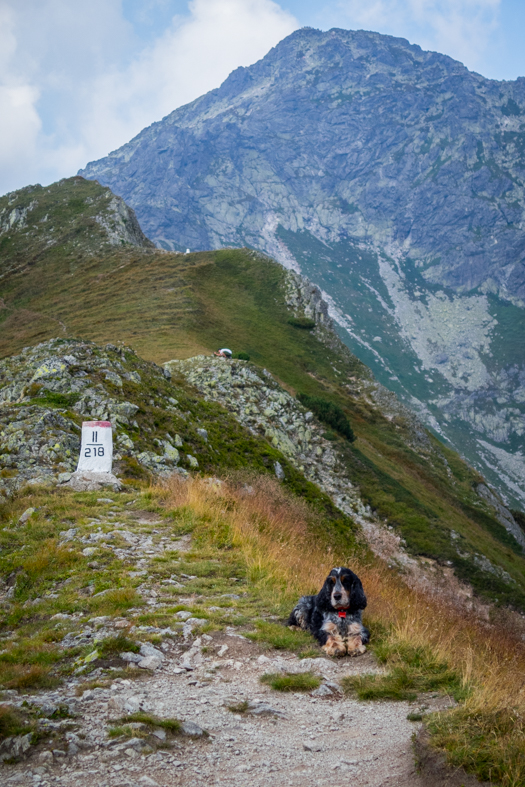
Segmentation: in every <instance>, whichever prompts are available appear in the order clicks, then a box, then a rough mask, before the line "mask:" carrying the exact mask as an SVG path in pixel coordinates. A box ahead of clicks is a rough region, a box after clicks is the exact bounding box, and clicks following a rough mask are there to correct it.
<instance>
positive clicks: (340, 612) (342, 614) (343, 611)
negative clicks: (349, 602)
mask: <svg viewBox="0 0 525 787" xmlns="http://www.w3.org/2000/svg"><path fill="white" fill-rule="evenodd" d="M337 614H338V615H339V617H340V618H346V609H338V610H337Z"/></svg>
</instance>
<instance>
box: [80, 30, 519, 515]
mask: <svg viewBox="0 0 525 787" xmlns="http://www.w3.org/2000/svg"><path fill="white" fill-rule="evenodd" d="M524 118H525V79H521V78H520V79H518V80H516V81H515V82H496V81H493V80H488V79H485V78H483V77H482V76H480V75H479V74H475V73H471V72H469V71H468V70H467V69H466V68H465V67H464V66H463V65H462V64H461V63H458V62H456V61H453V60H451V59H450V58H448V57H446V56H443V55H440V54H437V53H433V52H423V51H422V50H421V49H420V48H419V47H418V46H413V45H410V44H409V43H408V42H407V41H405V40H403V39H397V38H392V37H389V36H382V35H379V34H376V33H368V32H364V31H359V32H353V31H344V30H331V31H329V32H326V33H323V32H320V31H316V30H312V29H303V30H300V31H297V32H296V33H294V34H292V35H291V36H289V37H288V38H287V39H285V40H284V41H282V42H281V43H280V44H279V45H278V46H277V47H275V48H274V49H272V50H271V51H270V52H269V53H268V55H267V56H266V57H265V58H264V59H263V60H261V61H259V62H258V63H256V64H255V65H253V66H251V67H250V68H240V69H237V70H236V71H234V72H233V73H232V74H231V75H230V77H229V78H228V79H227V80H226V81H225V82H224V84H223V85H222V86H221V87H220V88H219V89H218V90H214V91H211V92H210V93H208V94H207V95H205V96H203V97H201V98H199V99H197V100H196V101H194V102H193V103H192V104H189V105H187V106H185V107H181V108H180V109H178V110H176V111H175V112H173V113H172V114H171V115H169V116H168V117H166V118H165V119H164V120H162V121H161V122H159V123H155V124H153V125H152V126H151V127H149V128H147V129H145V130H144V131H143V132H141V134H139V135H138V136H137V137H136V138H135V139H133V140H132V141H131V142H129V143H128V144H127V145H124V146H123V147H122V148H121V149H119V150H117V151H115V152H114V153H112V154H111V155H110V156H108V157H107V158H106V159H102V160H101V161H99V162H94V163H91V164H89V165H88V166H87V167H86V169H85V170H83V171H82V174H83V175H84V176H85V177H88V178H97V179H98V180H100V182H102V183H104V184H107V185H110V186H111V187H112V188H113V189H114V190H115V191H116V192H117V193H118V194H121V195H122V196H123V197H124V198H125V199H126V200H127V201H128V202H129V203H130V205H132V206H133V207H134V208H135V210H136V211H137V215H138V218H139V220H140V222H141V224H142V226H143V227H144V229H145V231H146V232H147V234H148V235H149V237H151V238H152V239H153V240H154V241H155V243H156V244H157V245H158V246H160V247H163V248H166V249H178V250H184V249H186V248H187V247H189V248H191V249H206V248H219V247H221V246H244V245H248V246H251V247H254V248H258V249H261V250H264V251H265V252H266V253H268V254H270V255H271V256H274V257H275V258H276V259H278V260H279V261H280V262H281V263H283V264H284V265H285V266H287V267H290V268H293V269H295V270H298V271H299V270H301V271H303V272H304V273H306V274H307V275H308V277H309V278H310V279H311V280H312V281H314V282H315V283H316V284H318V285H319V286H320V287H321V289H322V290H323V291H325V292H326V293H327V295H328V296H329V301H330V306H331V311H332V314H333V315H335V316H336V317H337V319H338V322H339V324H340V326H341V331H342V334H341V335H342V336H344V340H345V342H346V343H347V344H348V346H349V347H351V349H352V350H353V352H355V353H356V355H358V356H359V357H360V358H361V359H362V360H363V361H364V362H365V363H367V364H368V365H369V366H371V368H372V369H373V370H374V373H375V374H376V375H377V377H378V378H379V379H380V381H381V382H382V383H383V384H385V385H387V386H388V387H390V388H391V389H392V390H394V391H396V393H398V394H399V395H400V396H401V397H403V398H404V399H405V401H407V402H408V403H409V404H410V405H411V406H412V407H414V408H416V409H417V410H418V411H419V412H420V414H421V415H422V417H424V418H425V419H426V421H427V423H429V424H431V425H432V426H433V427H434V428H435V429H436V430H437V431H438V432H440V433H441V435H442V436H443V437H444V438H446V439H449V440H450V441H451V442H452V444H453V445H454V446H455V447H456V448H458V449H459V450H461V451H462V452H463V453H464V455H466V456H467V458H468V459H469V460H470V461H471V462H472V463H473V464H475V465H476V466H477V467H479V468H480V469H481V470H482V472H483V474H484V475H486V476H487V477H488V478H489V479H490V480H491V481H492V482H493V483H497V481H498V479H503V483H504V486H505V489H504V493H505V495H506V497H507V499H508V500H510V501H511V502H514V504H517V505H519V506H520V507H522V506H523V504H525V491H524V490H525V460H524V458H523V435H524V434H525V393H524V391H525V366H524V362H523V351H522V347H523V342H524V339H525V315H524V309H523V307H524V305H525V273H524V271H525V266H524V262H525V233H524V227H523V220H522V217H523V210H524V207H525V190H524V174H525V161H524V156H525V145H524V140H525V124H524ZM500 488H501V487H500Z"/></svg>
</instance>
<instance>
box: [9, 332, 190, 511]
mask: <svg viewBox="0 0 525 787" xmlns="http://www.w3.org/2000/svg"><path fill="white" fill-rule="evenodd" d="M144 374H147V375H148V377H150V376H151V375H153V381H161V382H162V381H164V383H166V378H165V376H164V374H163V372H162V371H161V370H160V369H159V368H158V367H155V365H154V364H147V363H146V362H144V361H141V360H140V359H139V358H138V357H137V356H136V355H135V354H134V353H133V351H131V350H128V349H124V348H117V347H115V346H113V345H108V346H107V347H106V348H99V347H97V346H96V345H94V344H91V343H89V342H75V341H64V340H61V339H55V340H51V341H49V342H45V343H44V344H41V345H39V346H37V347H32V348H28V349H26V350H25V351H24V352H23V353H22V354H21V355H18V356H15V357H13V358H9V359H7V360H4V361H1V362H0V468H1V470H0V493H1V494H2V495H4V496H6V495H7V496H10V495H12V494H13V493H14V492H16V491H17V490H18V489H19V488H20V487H21V486H22V485H24V484H25V483H31V484H43V485H55V484H56V483H70V482H71V478H72V474H73V472H74V470H75V468H76V465H77V461H78V455H79V451H80V427H81V423H82V420H91V419H98V420H109V421H111V422H112V424H113V430H114V434H113V442H114V446H115V453H114V460H115V462H116V463H117V465H118V463H119V462H120V461H122V460H123V459H125V458H126V457H128V458H130V459H133V460H135V461H136V462H137V463H138V464H139V465H140V466H142V467H143V468H144V470H146V471H151V472H154V473H155V474H157V475H159V474H160V475H162V474H167V473H171V472H173V471H174V470H175V469H177V468H178V465H179V463H180V464H182V465H186V466H187V467H189V466H191V465H190V463H189V462H188V460H187V459H186V457H185V455H182V456H181V455H180V454H179V451H178V449H177V447H176V446H177V445H182V441H181V438H180V437H179V436H178V435H177V434H176V433H173V434H166V433H165V432H161V431H159V432H158V433H156V432H153V431H150V432H147V431H145V432H144V433H143V435H142V437H141V441H140V442H141V445H140V446H139V445H137V446H136V445H135V443H136V442H137V441H136V439H135V440H134V439H132V437H130V434H133V432H134V431H135V432H136V431H137V427H138V422H137V421H136V416H137V413H138V411H139V410H140V409H141V405H142V397H143V391H142V390H141V386H142V376H144ZM148 382H149V384H151V379H150V380H149V381H148ZM124 384H129V393H130V394H131V397H133V398H134V399H135V401H129V399H128V398H126V396H125V393H124ZM173 392H174V391H171V390H170V391H169V393H170V394H172V393H173ZM175 401H176V400H175V399H174V398H173V396H171V401H170V397H168V396H166V397H165V398H164V399H161V400H160V401H158V404H159V405H161V406H162V407H163V408H165V409H166V410H168V412H169V411H171V412H172V413H174V412H175V407H174V405H173V402H175ZM137 402H138V403H137ZM145 435H146V445H147V447H148V448H149V450H144V436H145ZM179 469H180V470H182V471H183V468H179ZM73 481H75V479H73ZM116 482H117V479H115V481H114V482H112V484H113V483H116Z"/></svg>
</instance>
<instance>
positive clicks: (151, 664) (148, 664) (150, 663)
mask: <svg viewBox="0 0 525 787" xmlns="http://www.w3.org/2000/svg"><path fill="white" fill-rule="evenodd" d="M161 664H162V660H161V659H159V658H157V656H146V657H145V658H143V659H141V660H140V661H139V662H138V666H139V667H140V668H141V669H149V670H152V671H153V672H154V671H155V670H156V669H158V668H159V667H160V666H161Z"/></svg>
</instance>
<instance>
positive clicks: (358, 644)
mask: <svg viewBox="0 0 525 787" xmlns="http://www.w3.org/2000/svg"><path fill="white" fill-rule="evenodd" d="M346 648H347V651H348V655H349V656H362V655H363V653H366V646H365V645H363V640H362V639H361V637H360V636H359V635H358V634H356V635H355V636H353V637H348V639H347V640H346Z"/></svg>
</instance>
